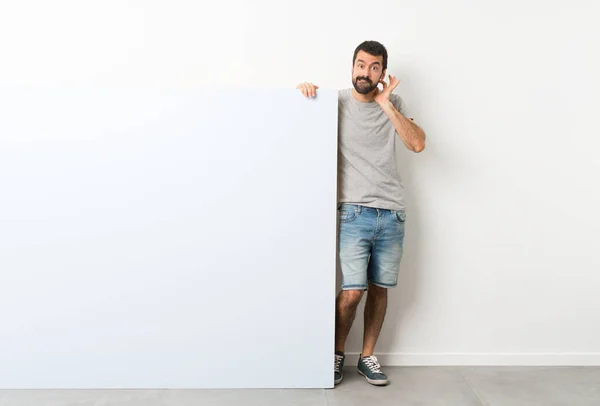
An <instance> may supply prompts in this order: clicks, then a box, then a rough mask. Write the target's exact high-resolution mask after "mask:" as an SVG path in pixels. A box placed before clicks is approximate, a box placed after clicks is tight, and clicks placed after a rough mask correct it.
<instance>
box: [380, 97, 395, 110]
mask: <svg viewBox="0 0 600 406" xmlns="http://www.w3.org/2000/svg"><path fill="white" fill-rule="evenodd" d="M377 103H379V105H380V106H381V108H382V109H383V111H385V112H386V113H388V112H391V111H393V108H394V105H393V104H392V102H391V101H390V99H386V100H383V101H378V102H377Z"/></svg>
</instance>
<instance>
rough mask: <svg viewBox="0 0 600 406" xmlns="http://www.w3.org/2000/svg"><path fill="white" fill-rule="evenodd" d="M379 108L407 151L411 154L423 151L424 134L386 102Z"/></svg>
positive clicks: (390, 103)
mask: <svg viewBox="0 0 600 406" xmlns="http://www.w3.org/2000/svg"><path fill="white" fill-rule="evenodd" d="M381 108H382V109H383V111H384V112H385V114H387V116H388V117H389V118H390V120H391V121H392V124H393V125H394V128H395V129H396V132H397V133H398V135H399V136H400V138H401V139H402V141H403V142H404V144H405V145H406V147H407V148H408V149H410V150H411V151H413V152H421V151H423V149H425V138H426V137H425V132H424V131H423V129H421V127H419V126H418V125H416V124H415V123H414V122H413V121H412V120H410V119H408V118H406V117H404V116H403V115H402V113H400V112H399V111H398V110H397V109H396V108H395V107H394V105H393V104H392V102H391V101H389V100H388V101H387V102H386V103H384V104H383V105H381Z"/></svg>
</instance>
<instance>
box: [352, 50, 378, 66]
mask: <svg viewBox="0 0 600 406" xmlns="http://www.w3.org/2000/svg"><path fill="white" fill-rule="evenodd" d="M359 59H360V60H361V61H364V62H365V63H366V64H367V65H371V64H373V63H375V62H379V63H380V64H381V63H383V56H373V55H371V54H368V53H366V52H365V51H358V54H356V60H357V61H358V60H359Z"/></svg>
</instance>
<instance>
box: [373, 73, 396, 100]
mask: <svg viewBox="0 0 600 406" xmlns="http://www.w3.org/2000/svg"><path fill="white" fill-rule="evenodd" d="M389 78H390V84H389V85H388V84H387V83H386V82H385V80H384V79H381V80H380V81H379V83H381V84H382V85H383V90H379V88H377V89H376V90H375V96H374V99H375V101H376V102H377V104H379V105H380V106H383V105H384V104H385V103H387V102H389V101H390V95H391V94H392V92H393V91H394V89H395V88H396V86H398V84H399V83H400V81H399V80H398V79H396V76H392V75H389Z"/></svg>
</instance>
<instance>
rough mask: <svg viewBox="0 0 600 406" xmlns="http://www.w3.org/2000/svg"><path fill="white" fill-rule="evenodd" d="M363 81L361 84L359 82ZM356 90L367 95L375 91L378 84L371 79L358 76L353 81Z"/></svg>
mask: <svg viewBox="0 0 600 406" xmlns="http://www.w3.org/2000/svg"><path fill="white" fill-rule="evenodd" d="M361 79H363V80H362V81H360V82H359V80H361ZM352 84H353V85H354V89H356V91H357V92H358V93H360V94H367V93H370V92H372V91H373V90H375V88H376V87H377V83H375V84H373V82H372V81H371V79H369V78H368V77H365V76H357V77H356V78H355V79H354V80H353V81H352Z"/></svg>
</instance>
